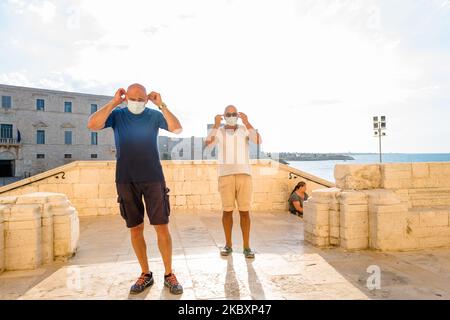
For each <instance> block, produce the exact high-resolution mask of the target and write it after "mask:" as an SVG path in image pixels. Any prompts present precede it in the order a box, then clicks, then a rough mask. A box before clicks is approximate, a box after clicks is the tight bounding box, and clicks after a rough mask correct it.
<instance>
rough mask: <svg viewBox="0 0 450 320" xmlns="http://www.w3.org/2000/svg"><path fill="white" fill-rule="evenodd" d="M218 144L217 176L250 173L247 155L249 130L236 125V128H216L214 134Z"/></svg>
mask: <svg viewBox="0 0 450 320" xmlns="http://www.w3.org/2000/svg"><path fill="white" fill-rule="evenodd" d="M215 137H216V142H217V146H218V148H217V149H218V162H219V165H218V175H219V177H222V176H228V175H232V174H248V175H251V166H250V159H249V158H250V157H249V131H248V130H247V128H246V127H245V126H242V125H238V127H237V129H236V130H233V129H225V127H221V128H219V129H217V132H216V134H215Z"/></svg>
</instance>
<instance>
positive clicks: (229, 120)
mask: <svg viewBox="0 0 450 320" xmlns="http://www.w3.org/2000/svg"><path fill="white" fill-rule="evenodd" d="M237 121H238V117H225V122H226V123H227V125H229V126H232V127H234V126H235V125H236V124H237Z"/></svg>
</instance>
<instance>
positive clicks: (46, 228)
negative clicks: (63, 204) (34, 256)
mask: <svg viewBox="0 0 450 320" xmlns="http://www.w3.org/2000/svg"><path fill="white" fill-rule="evenodd" d="M49 195H50V193H45V192H37V193H30V194H26V195H23V196H20V197H18V199H17V202H16V203H17V204H18V205H19V204H20V205H22V204H23V205H26V204H35V205H38V206H39V210H40V212H41V253H42V263H43V264H48V263H51V262H53V216H52V215H51V213H50V212H48V210H44V208H45V206H46V203H47V200H48V199H47V198H48V196H49ZM62 196H64V195H62Z"/></svg>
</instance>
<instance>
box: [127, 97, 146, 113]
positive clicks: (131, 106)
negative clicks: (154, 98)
mask: <svg viewBox="0 0 450 320" xmlns="http://www.w3.org/2000/svg"><path fill="white" fill-rule="evenodd" d="M127 106H128V110H130V112H131V113H134V114H140V113H142V112H143V111H144V109H145V102H140V101H132V100H128V103H127Z"/></svg>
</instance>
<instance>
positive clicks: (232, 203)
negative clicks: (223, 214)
mask: <svg viewBox="0 0 450 320" xmlns="http://www.w3.org/2000/svg"><path fill="white" fill-rule="evenodd" d="M219 192H220V197H221V198H222V208H223V211H233V210H234V209H235V208H236V202H237V207H238V210H239V211H250V207H251V201H252V192H253V185H252V177H251V176H250V175H248V174H232V175H228V176H222V177H219Z"/></svg>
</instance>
